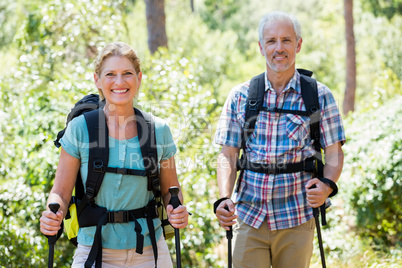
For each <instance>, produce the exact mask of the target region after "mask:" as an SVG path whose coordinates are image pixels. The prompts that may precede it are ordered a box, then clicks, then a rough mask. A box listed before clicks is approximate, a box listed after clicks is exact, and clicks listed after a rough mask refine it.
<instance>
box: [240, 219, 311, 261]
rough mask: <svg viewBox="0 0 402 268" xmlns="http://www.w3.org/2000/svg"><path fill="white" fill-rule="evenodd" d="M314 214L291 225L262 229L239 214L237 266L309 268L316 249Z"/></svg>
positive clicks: (266, 226)
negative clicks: (303, 221)
mask: <svg viewBox="0 0 402 268" xmlns="http://www.w3.org/2000/svg"><path fill="white" fill-rule="evenodd" d="M314 228H315V221H314V218H313V219H311V220H309V221H307V222H306V223H304V224H302V225H300V226H296V227H294V228H290V229H284V230H275V231H271V230H269V229H268V223H267V222H264V223H263V224H262V225H261V227H260V228H259V229H255V228H253V227H251V226H249V225H247V224H245V223H244V222H243V221H242V220H240V219H239V218H238V219H237V223H236V224H235V225H234V226H233V238H234V241H233V267H234V268H268V267H271V266H272V267H273V268H307V267H309V266H310V259H311V256H312V253H313V239H314Z"/></svg>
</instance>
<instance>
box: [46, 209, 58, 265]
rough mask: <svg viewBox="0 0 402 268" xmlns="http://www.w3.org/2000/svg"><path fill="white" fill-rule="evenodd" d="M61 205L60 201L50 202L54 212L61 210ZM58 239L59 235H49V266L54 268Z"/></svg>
mask: <svg viewBox="0 0 402 268" xmlns="http://www.w3.org/2000/svg"><path fill="white" fill-rule="evenodd" d="M59 208H60V205H59V204H58V203H50V204H49V209H50V211H52V212H53V213H54V214H56V213H57V211H58V210H59ZM56 241H57V235H53V236H49V237H48V238H47V242H48V244H49V260H48V268H53V257H54V244H56Z"/></svg>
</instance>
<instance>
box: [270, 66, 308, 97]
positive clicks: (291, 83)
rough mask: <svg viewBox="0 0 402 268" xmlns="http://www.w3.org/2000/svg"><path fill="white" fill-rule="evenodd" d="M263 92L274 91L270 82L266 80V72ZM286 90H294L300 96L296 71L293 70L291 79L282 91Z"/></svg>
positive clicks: (298, 75)
mask: <svg viewBox="0 0 402 268" xmlns="http://www.w3.org/2000/svg"><path fill="white" fill-rule="evenodd" d="M264 77H265V92H267V91H268V90H274V89H273V87H272V85H271V82H269V80H268V74H267V70H265V75H264ZM287 90H294V91H296V92H297V93H299V94H301V88H300V74H299V72H298V71H297V70H295V73H294V74H293V76H292V78H291V79H290V81H289V83H288V84H287V85H286V88H285V89H284V90H283V91H287Z"/></svg>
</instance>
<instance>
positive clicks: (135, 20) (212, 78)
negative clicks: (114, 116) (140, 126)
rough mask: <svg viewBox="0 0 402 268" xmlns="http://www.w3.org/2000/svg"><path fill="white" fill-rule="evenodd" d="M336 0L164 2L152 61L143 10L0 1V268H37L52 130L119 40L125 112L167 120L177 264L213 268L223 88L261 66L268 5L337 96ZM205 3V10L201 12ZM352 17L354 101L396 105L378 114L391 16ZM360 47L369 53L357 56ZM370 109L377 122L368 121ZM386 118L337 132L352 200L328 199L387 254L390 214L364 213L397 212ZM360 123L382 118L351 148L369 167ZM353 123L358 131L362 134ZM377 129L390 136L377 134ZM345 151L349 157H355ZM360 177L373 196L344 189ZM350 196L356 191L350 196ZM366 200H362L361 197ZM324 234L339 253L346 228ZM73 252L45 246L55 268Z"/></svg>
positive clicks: (392, 49)
mask: <svg viewBox="0 0 402 268" xmlns="http://www.w3.org/2000/svg"><path fill="white" fill-rule="evenodd" d="M338 2H339V1H335V0H325V1H318V0H306V1H304V2H303V3H295V2H294V1H290V0H282V1H272V3H271V4H270V5H269V7H268V6H267V5H266V3H263V1H258V0H252V1H249V2H247V1H245V2H244V1H243V2H241V1H231V0H229V1H226V0H225V1H223V0H222V1H218V2H216V1H215V3H213V1H205V3H204V4H205V6H206V8H204V9H201V10H200V11H199V14H198V13H191V11H190V7H189V5H188V3H187V2H186V1H166V14H167V33H168V39H169V51H167V50H161V51H159V53H156V54H155V55H153V56H151V55H150V54H149V52H148V51H147V42H146V41H147V38H146V34H147V31H146V19H145V5H144V1H134V0H131V1H123V0H106V1H100V0H95V1H89V0H77V1H74V3H72V2H71V1H68V0H47V1H45V0H33V1H27V0H19V1H14V2H13V1H9V0H7V1H6V2H5V3H7V5H6V4H3V2H2V4H0V22H1V25H2V30H4V31H1V33H0V48H1V51H0V52H1V54H0V57H1V59H2V62H7V63H8V64H7V65H3V66H1V74H0V116H1V118H2V121H1V123H0V157H1V159H2V161H1V162H0V193H1V194H0V204H1V206H0V207H1V208H0V224H1V225H2V226H3V228H1V230H0V241H1V243H0V252H2V253H3V252H4V254H0V263H1V265H4V267H22V266H24V267H44V266H45V265H46V262H47V248H48V247H47V241H46V238H44V237H43V236H42V235H41V234H40V232H39V229H38V226H39V222H38V221H39V218H40V215H41V211H42V210H44V205H45V202H46V197H47V193H48V192H49V191H50V188H51V186H52V180H53V178H54V174H55V170H56V165H57V159H58V151H57V149H56V148H55V147H54V146H53V142H52V141H53V140H54V139H55V136H56V134H57V132H58V131H59V130H60V129H61V128H63V126H64V122H65V116H66V114H67V113H68V111H69V109H70V108H71V107H72V106H73V103H75V102H76V101H77V100H78V99H80V98H81V97H82V96H83V95H85V94H89V93H93V92H96V91H97V90H96V87H95V86H94V83H93V81H92V80H93V76H92V72H93V70H92V69H93V66H92V64H91V63H92V61H93V58H94V56H95V54H96V52H97V50H98V48H101V47H103V46H104V44H105V43H108V42H111V41H118V40H121V41H125V42H128V43H130V44H132V45H133V47H134V48H135V49H136V51H137V52H138V54H139V56H140V58H141V60H142V69H143V73H144V75H143V82H142V86H141V92H140V95H139V100H138V105H140V106H141V107H142V108H143V109H144V110H145V111H149V112H151V113H153V114H155V115H157V116H159V117H161V118H164V119H166V120H167V121H168V123H169V125H170V127H171V129H172V132H173V136H174V139H175V142H176V144H177V147H178V154H177V156H176V162H177V169H178V175H179V180H180V182H181V184H182V187H183V190H184V195H185V203H186V205H187V207H188V209H189V211H190V212H191V213H193V215H192V216H191V217H190V224H189V227H188V228H186V229H184V230H182V231H181V238H182V239H181V242H182V263H183V267H224V266H225V265H226V256H225V255H224V256H220V255H218V253H217V252H218V251H223V254H225V250H221V249H222V247H223V248H224V245H223V244H224V241H225V238H224V237H223V235H224V234H225V232H224V231H223V229H221V228H220V227H219V226H218V222H217V221H216V219H215V216H214V215H213V213H212V203H213V201H215V200H216V198H217V197H218V193H217V192H218V189H217V183H216V173H215V172H216V171H215V167H216V157H217V154H218V151H219V149H220V148H219V147H218V146H215V145H213V144H212V142H213V135H214V132H215V127H216V121H217V118H218V116H219V113H220V109H221V107H222V105H223V102H224V100H225V98H226V96H227V94H228V92H229V90H230V89H231V88H232V87H233V86H234V85H236V84H238V83H240V82H243V81H245V80H247V79H250V78H251V77H252V76H253V75H255V74H258V73H259V72H260V71H262V70H263V69H264V66H265V63H264V60H263V58H262V56H261V55H259V51H258V45H257V27H258V20H259V17H260V15H261V14H262V13H265V12H267V11H269V10H271V9H272V10H273V9H282V10H286V11H290V12H294V13H296V15H298V17H299V19H300V20H301V22H302V25H303V28H304V35H303V36H304V43H303V50H302V53H300V54H299V56H298V64H299V65H300V67H304V68H308V69H311V70H313V71H314V72H315V75H316V77H317V78H318V79H319V80H320V81H322V82H324V83H325V84H327V85H328V86H330V88H331V89H333V90H334V91H335V93H336V94H337V95H338V96H340V92H341V90H342V88H343V86H342V85H343V78H342V77H343V66H344V63H343V60H340V59H339V58H340V56H339V55H342V53H343V47H342V44H343V43H342V42H343V35H340V34H339V33H340V32H341V31H343V28H342V23H339V21H341V20H342V19H343V18H342V15H341V14H342V5H341V4H340V3H338ZM8 4H9V5H8ZM226 4H227V6H225V5H226ZM229 4H230V5H229ZM215 5H217V7H218V8H216V9H214V8H215ZM21 6H23V7H24V8H21ZM329 6H331V8H328V7H329ZM14 7H16V8H15V9H14ZM208 8H209V11H208ZM197 10H198V9H197V8H196V12H197ZM334 10H335V11H339V12H334ZM208 12H211V14H208ZM99 14H102V16H99ZM357 14H358V17H357V18H358V19H357V20H358V21H359V23H358V25H357V26H356V27H357V36H358V37H359V38H358V40H359V42H358V50H357V51H358V56H359V57H360V58H359V59H362V60H360V64H361V68H363V67H364V69H366V70H365V72H360V77H361V78H360V81H362V82H361V83H360V87H361V91H363V92H364V95H363V93H362V94H360V95H359V97H360V98H361V99H362V100H366V99H363V97H365V98H367V99H369V100H370V102H367V103H369V105H366V106H364V108H365V109H369V108H371V107H380V106H381V105H383V104H384V103H385V105H387V107H388V108H390V107H392V106H396V107H398V106H397V105H399V106H400V104H401V103H400V102H399V103H397V102H393V103H391V104H389V103H388V102H387V100H388V99H390V98H392V97H393V96H395V95H396V94H400V89H401V65H400V59H402V57H401V55H400V49H399V43H400V40H399V39H400V38H399V36H400V27H399V26H400V22H401V19H400V17H399V16H395V17H394V18H393V23H389V22H387V21H386V20H385V19H382V18H374V16H373V15H371V14H370V15H367V14H365V13H364V12H363V11H362V10H358V13H357ZM184 21H185V23H183V22H184ZM3 22H4V23H3ZM382 25H384V26H382ZM384 28H386V29H384ZM373 33H374V35H373ZM391 37H395V38H391ZM398 38H399V39H398ZM317 40H318V41H317ZM11 41H12V42H11ZM367 44H370V46H369V47H370V49H366V47H367ZM1 45H3V46H2V47H1ZM359 47H360V48H359ZM359 51H360V52H359ZM14 67H15V68H14ZM372 89H373V90H372ZM397 111H398V112H397ZM380 113H381V114H384V115H386V116H385V117H384V116H383V117H381V116H378V115H379V114H380ZM397 115H398V116H399V117H400V109H399V110H398V109H395V113H390V111H389V110H380V112H378V114H375V113H370V116H371V118H370V117H368V115H367V117H364V115H361V117H359V119H355V121H354V122H353V125H352V123H350V125H351V126H350V128H351V129H356V131H351V132H350V133H351V134H350V136H351V137H349V141H348V143H347V144H346V145H345V151H347V159H348V160H347V161H345V162H346V163H351V165H349V164H347V167H346V174H349V173H350V174H353V176H352V175H351V176H350V178H352V177H353V178H356V181H355V180H354V181H353V183H356V186H354V187H350V190H354V189H356V191H353V192H352V191H351V192H348V191H345V193H342V199H343V200H349V199H350V200H351V201H350V202H348V203H346V205H347V206H348V207H349V211H354V210H355V208H354V206H357V208H356V211H357V212H356V213H359V214H357V215H356V216H358V215H360V216H358V217H360V218H359V225H358V226H357V228H356V231H357V232H358V233H364V232H365V231H366V230H369V234H370V237H374V238H375V241H379V240H381V241H383V240H384V239H385V240H386V242H387V243H391V244H392V243H396V242H395V240H396V239H398V232H399V234H400V233H401V230H400V229H398V228H400V225H398V224H397V221H396V220H399V222H400V218H398V217H397V218H396V220H395V219H393V218H392V217H388V214H387V211H381V210H378V211H377V208H378V207H379V206H380V204H381V202H383V203H384V204H386V205H389V209H392V210H394V211H397V212H398V213H400V206H397V204H398V203H396V204H394V203H392V204H391V203H388V202H391V200H389V199H388V198H389V197H392V195H393V194H398V193H399V194H400V192H397V191H400V187H399V188H398V187H397V182H396V181H397V180H396V179H393V187H391V188H390V187H389V186H390V179H389V178H394V177H393V176H397V175H398V174H399V175H398V176H399V177H401V176H400V169H399V167H398V165H399V166H400V158H399V160H398V158H395V157H394V156H397V155H399V157H400V151H401V142H400V139H399V140H398V137H400V136H401V135H400V132H397V126H398V124H399V125H400V121H397V117H398V116H397ZM376 116H378V117H376ZM374 117H375V118H376V120H378V121H377V123H378V122H382V123H381V124H380V128H381V130H384V132H382V134H381V135H380V134H378V135H377V136H376V137H377V138H373V137H371V138H370V135H363V136H364V139H365V140H366V142H368V143H373V142H378V144H379V145H378V146H376V147H375V148H377V150H379V149H378V148H382V149H383V150H379V151H378V152H380V153H381V154H382V155H383V156H384V157H385V158H386V157H388V158H390V161H385V160H381V161H379V160H378V158H377V157H376V154H377V151H374V150H375V148H369V147H363V145H362V144H361V143H359V140H360V136H362V135H361V129H362V128H364V127H367V129H370V128H374V126H375V125H374V123H372V124H369V123H368V122H371V121H370V120H372V118H374ZM362 118H363V119H362ZM383 119H384V120H383ZM385 120H388V122H390V123H388V124H387V123H386V121H385ZM372 121H374V120H372ZM363 122H366V123H367V125H364V126H363V125H362V124H363ZM359 124H361V125H359ZM348 129H349V127H348V128H347V133H348V135H349V131H348ZM387 129H388V130H389V131H391V132H392V131H393V132H392V133H394V134H392V135H391V136H387V135H386V132H385V130H387ZM359 131H360V132H359ZM349 144H350V145H349ZM349 146H350V147H349ZM351 148H353V150H355V149H358V150H359V154H355V151H353V150H352V149H351ZM360 155H361V157H366V158H365V159H368V160H367V161H366V162H363V163H367V164H364V165H363V164H360V159H362V158H361V157H360ZM367 157H368V158H367ZM392 157H393V158H392ZM391 158H392V159H391ZM349 159H352V160H353V161H352V160H349ZM358 160H359V161H358ZM352 163H359V164H357V165H352ZM373 163H374V164H373ZM398 172H399V173H398ZM373 174H374V175H373ZM346 176H347V175H346ZM367 176H368V177H369V178H368V177H367ZM370 176H371V177H370ZM372 177H375V182H376V184H375V186H373V185H371V186H368V185H366V184H364V186H362V185H361V184H358V181H368V180H370V182H374V179H372ZM362 178H364V179H365V180H363V179H362ZM341 181H342V180H341ZM345 181H346V179H345ZM359 187H360V188H359ZM379 188H381V189H383V192H382V194H381V195H380V194H379V193H377V192H375V193H376V194H372V191H375V190H377V189H379ZM348 189H349V188H348ZM357 189H358V190H357ZM398 189H399V190H398ZM358 191H360V192H362V193H364V194H362V195H358V196H357V195H356V193H357V192H358ZM343 194H345V195H344V196H343ZM369 194H371V195H372V198H371V199H369V198H368V197H367V196H370V195H369ZM380 196H381V199H380ZM357 197H359V199H357ZM360 198H361V199H360ZM386 200H387V201H386ZM392 200H394V201H395V199H392ZM363 201H364V202H365V203H367V204H369V205H370V209H368V208H366V211H364V212H363V210H362V208H361V205H360V202H363ZM399 203H400V202H399ZM371 207H373V208H375V210H374V209H371ZM369 212H370V213H374V212H376V213H377V212H379V215H380V216H384V217H383V218H384V219H386V221H385V222H384V223H383V222H381V223H380V225H381V228H380V229H375V228H378V227H377V225H378V224H377V223H376V221H378V219H379V216H377V215H376V214H373V216H371V217H367V218H368V219H369V221H365V220H366V219H364V218H363V217H362V216H361V215H366V214H363V213H369ZM396 215H398V214H396ZM399 215H400V214H399ZM339 217H342V218H343V219H344V218H346V217H348V215H346V214H338V213H337V214H336V215H335V216H334V218H332V219H331V221H332V222H334V225H335V223H338V222H337V220H339ZM376 224H377V225H376ZM374 227H375V228H374ZM324 232H328V233H334V232H335V234H334V239H333V241H338V242H337V243H336V242H334V243H329V242H328V243H327V244H326V248H327V249H330V250H331V252H332V253H331V254H333V255H334V256H343V258H346V257H349V256H350V255H348V254H347V253H345V252H346V251H345V249H342V247H343V246H344V245H341V244H340V243H339V241H343V240H342V237H345V236H342V235H340V234H342V233H345V232H348V235H349V236H348V237H349V239H350V240H348V241H351V240H352V239H353V238H352V234H351V233H350V232H351V230H350V228H346V227H345V226H342V227H339V228H338V229H336V228H335V229H332V230H331V229H324ZM376 232H377V233H376ZM395 232H396V234H395ZM337 235H338V236H337ZM340 237H341V238H340ZM399 239H400V237H399ZM172 243H173V242H172V241H170V242H169V246H170V250H171V253H172V257H174V246H173V245H172ZM345 244H346V245H349V246H348V249H350V250H352V251H353V252H354V251H355V250H357V246H352V243H351V242H347V243H345ZM334 245H335V246H334ZM73 251H74V248H73V247H72V246H71V245H70V243H69V242H68V241H66V238H65V237H62V238H61V239H60V240H59V241H58V242H57V245H56V256H61V257H60V258H57V259H56V261H57V263H56V266H57V267H69V265H70V264H71V261H72V254H73ZM315 254H317V252H315ZM392 258H393V259H395V260H396V259H397V257H395V258H394V257H392ZM335 266H336V265H334V267H335ZM356 267H357V266H356ZM390 267H391V266H390Z"/></svg>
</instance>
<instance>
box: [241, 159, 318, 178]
mask: <svg viewBox="0 0 402 268" xmlns="http://www.w3.org/2000/svg"><path fill="white" fill-rule="evenodd" d="M237 169H238V170H251V171H253V172H258V173H265V174H272V175H277V174H283V173H294V172H300V171H313V170H314V158H313V157H310V158H307V159H306V160H304V161H302V162H299V163H289V164H284V163H273V164H263V163H253V162H250V161H248V160H246V159H239V161H238V162H237Z"/></svg>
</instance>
